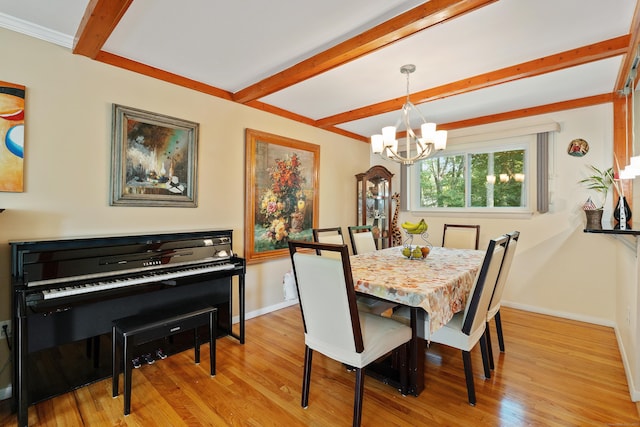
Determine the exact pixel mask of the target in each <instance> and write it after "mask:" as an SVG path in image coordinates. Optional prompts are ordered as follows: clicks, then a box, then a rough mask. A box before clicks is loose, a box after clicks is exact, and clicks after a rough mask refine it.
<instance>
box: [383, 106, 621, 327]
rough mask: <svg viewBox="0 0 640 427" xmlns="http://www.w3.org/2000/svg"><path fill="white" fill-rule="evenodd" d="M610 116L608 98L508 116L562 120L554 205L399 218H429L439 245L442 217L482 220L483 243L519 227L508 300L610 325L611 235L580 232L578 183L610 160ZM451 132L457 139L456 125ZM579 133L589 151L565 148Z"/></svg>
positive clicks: (553, 168)
mask: <svg viewBox="0 0 640 427" xmlns="http://www.w3.org/2000/svg"><path fill="white" fill-rule="evenodd" d="M612 120H613V115H612V109H611V104H603V105H598V106H593V107H587V108H581V109H576V110H569V111H562V112H558V113H553V114H547V115H544V116H538V117H534V118H529V119H522V120H515V121H512V122H511V125H513V127H518V126H524V125H527V124H531V123H532V122H542V121H545V122H546V121H555V122H557V123H559V124H560V131H559V132H556V133H554V134H553V136H552V138H551V142H550V144H551V145H550V181H549V189H550V209H549V212H548V213H546V214H538V213H534V214H533V215H532V216H529V217H510V216H507V215H503V216H500V217H498V218H496V217H495V216H492V217H488V216H487V215H480V214H478V215H473V214H464V216H460V215H449V216H436V215H431V214H428V215H424V214H417V213H413V214H412V213H407V212H403V213H402V214H401V220H405V219H406V220H409V221H411V220H412V218H413V219H416V218H420V217H425V218H426V220H427V222H428V223H429V240H430V241H431V243H433V244H441V242H442V228H443V224H444V223H445V222H454V223H456V222H457V223H470V224H480V230H481V232H480V245H481V247H484V245H486V244H487V241H488V240H489V239H491V238H492V237H494V236H497V235H500V234H502V233H505V232H507V231H511V230H519V231H520V232H521V236H520V242H519V245H518V250H517V252H516V256H515V260H514V263H513V266H512V272H511V275H510V276H509V281H508V285H507V288H506V289H505V295H504V299H505V304H507V305H511V306H514V307H519V308H524V309H527V310H532V311H538V312H542V313H548V314H553V315H559V316H563V317H568V318H574V319H578V320H584V321H589V322H593V323H599V324H606V325H613V324H614V320H615V311H616V295H615V274H616V262H615V260H616V250H615V243H614V239H613V238H611V237H607V236H603V235H595V234H586V233H584V232H583V229H584V226H585V223H586V220H585V217H584V212H582V209H581V206H582V204H583V203H584V202H585V200H586V199H587V197H588V196H589V195H593V193H590V192H589V190H586V189H585V187H583V186H582V185H580V184H578V181H579V180H580V179H582V178H584V177H585V176H586V175H587V173H588V168H587V165H589V164H593V165H596V166H597V167H605V166H606V167H610V166H611V157H610V156H611V152H612V146H613V145H612V144H613V142H612V132H613V131H612ZM498 127H500V128H504V127H505V123H501V124H499V125H493V126H492V125H487V126H482V127H478V128H477V129H476V130H477V131H478V132H491V131H494V130H495V129H496V128H498ZM508 127H510V126H508ZM467 131H468V129H467ZM452 136H453V138H452V139H453V140H454V141H455V132H454V133H453V135H452ZM575 138H583V139H585V140H587V141H588V142H589V145H590V150H589V153H588V154H587V155H586V156H584V157H581V158H578V157H571V156H569V155H567V147H568V146H569V143H570V142H571V140H573V139H575ZM389 167H393V166H392V165H390V166H389ZM394 185H395V183H394ZM609 198H611V195H610V196H609ZM610 220H611V209H610V208H607V209H606V210H605V213H604V219H603V225H605V226H606V225H607V224H609V223H610Z"/></svg>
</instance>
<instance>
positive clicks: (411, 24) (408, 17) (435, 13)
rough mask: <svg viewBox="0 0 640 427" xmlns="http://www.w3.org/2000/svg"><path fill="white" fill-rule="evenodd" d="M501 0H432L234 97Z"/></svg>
mask: <svg viewBox="0 0 640 427" xmlns="http://www.w3.org/2000/svg"><path fill="white" fill-rule="evenodd" d="M495 1H497V0H462V1H461V0H431V1H428V2H425V3H423V4H421V5H420V6H418V7H415V8H413V9H411V10H409V11H408V12H405V13H403V14H401V15H398V16H396V17H395V18H392V19H390V20H389V21H386V22H384V23H382V24H379V25H377V26H375V27H373V28H372V29H370V30H367V31H365V32H364V33H361V34H359V35H357V36H355V37H353V38H351V39H348V40H346V41H344V42H342V43H339V44H337V45H336V46H333V47H331V48H329V49H327V50H325V51H324V52H321V53H319V54H317V55H314V56H312V57H311V58H308V59H306V60H304V61H302V62H300V63H298V64H296V65H294V66H292V67H289V68H287V69H286V70H284V71H281V72H279V73H277V74H274V75H272V76H270V77H267V78H265V79H263V80H262V81H260V82H258V83H256V84H253V85H251V86H248V87H246V88H244V89H242V90H240V91H238V92H236V93H235V94H234V95H233V99H234V101H236V102H240V103H243V104H244V103H247V102H250V101H254V100H257V99H260V98H262V97H264V96H267V95H270V94H272V93H274V92H277V91H279V90H281V89H284V88H286V87H289V86H292V85H294V84H296V83H299V82H301V81H304V80H306V79H309V78H311V77H314V76H316V75H318V74H321V73H324V72H326V71H329V70H331V69H333V68H336V67H338V66H340V65H343V64H346V63H347V62H350V61H353V60H354V59H357V58H359V57H361V56H364V55H367V54H369V53H371V52H373V51H376V50H378V49H380V48H383V47H385V46H389V45H390V44H392V43H395V42H397V41H399V40H402V39H403V38H405V37H408V36H411V35H413V34H415V33H417V32H419V31H422V30H424V29H425V28H429V27H431V26H434V25H436V24H440V23H442V22H444V21H447V20H449V19H452V18H455V17H458V16H460V15H463V14H465V13H467V12H470V11H473V10H475V9H478V8H480V7H483V6H486V5H488V4H491V3H494V2H495Z"/></svg>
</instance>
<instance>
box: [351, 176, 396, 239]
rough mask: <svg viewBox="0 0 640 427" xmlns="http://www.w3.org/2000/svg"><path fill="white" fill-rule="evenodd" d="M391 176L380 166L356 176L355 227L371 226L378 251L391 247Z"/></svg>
mask: <svg viewBox="0 0 640 427" xmlns="http://www.w3.org/2000/svg"><path fill="white" fill-rule="evenodd" d="M392 177H393V174H392V173H391V172H389V170H388V169H387V168H385V167H384V166H381V165H376V166H372V167H371V168H370V169H369V170H368V171H366V172H364V173H359V174H357V175H356V194H357V197H356V203H357V206H356V212H357V220H356V221H357V222H356V225H371V226H373V235H374V237H375V240H376V247H377V248H378V249H384V248H388V247H389V246H390V245H391V232H390V231H389V229H390V227H389V225H390V222H391V219H392V218H391V194H392V193H391V178H392Z"/></svg>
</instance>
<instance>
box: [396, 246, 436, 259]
mask: <svg viewBox="0 0 640 427" xmlns="http://www.w3.org/2000/svg"><path fill="white" fill-rule="evenodd" d="M401 252H402V255H404V256H405V257H407V258H409V259H425V258H426V257H427V256H429V252H431V248H430V247H429V246H419V245H407V246H404V247H403V248H402V249H401Z"/></svg>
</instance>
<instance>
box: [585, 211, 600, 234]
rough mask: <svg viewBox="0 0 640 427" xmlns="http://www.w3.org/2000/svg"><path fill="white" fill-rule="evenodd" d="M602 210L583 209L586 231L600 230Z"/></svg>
mask: <svg viewBox="0 0 640 427" xmlns="http://www.w3.org/2000/svg"><path fill="white" fill-rule="evenodd" d="M602 212H603V211H602V209H585V211H584V214H585V215H586V217H587V226H586V228H587V229H588V230H602Z"/></svg>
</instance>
